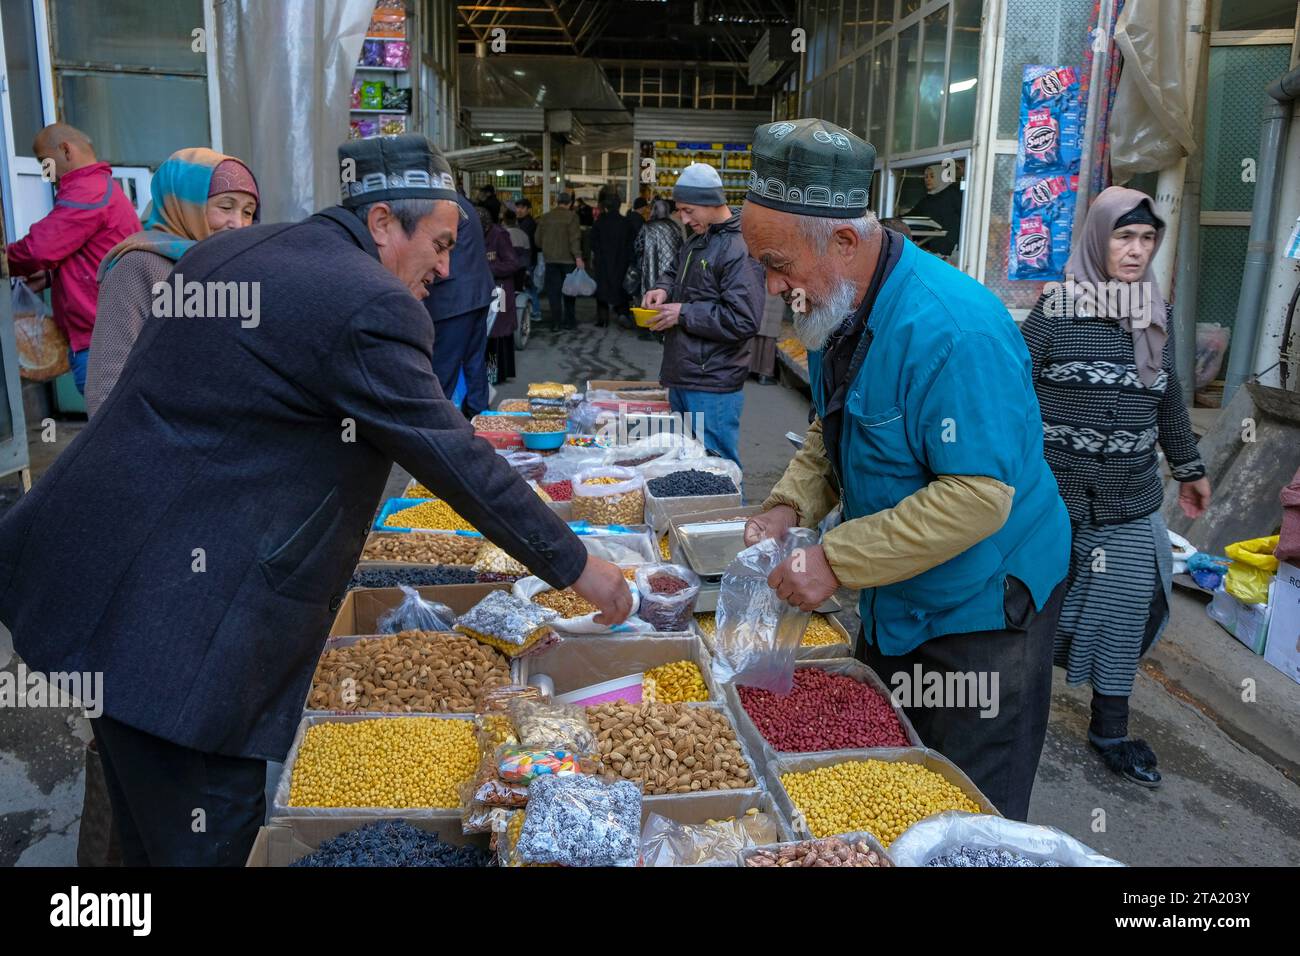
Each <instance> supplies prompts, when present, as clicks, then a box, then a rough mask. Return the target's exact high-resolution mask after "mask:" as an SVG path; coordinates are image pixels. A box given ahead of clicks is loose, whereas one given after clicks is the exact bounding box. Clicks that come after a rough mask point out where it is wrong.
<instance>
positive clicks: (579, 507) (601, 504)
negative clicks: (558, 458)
mask: <svg viewBox="0 0 1300 956" xmlns="http://www.w3.org/2000/svg"><path fill="white" fill-rule="evenodd" d="M573 520H574V521H589V522H591V523H592V524H641V523H642V522H644V521H645V479H644V478H642V477H641V475H640V474H639V473H638V472H636V471H633V470H632V469H631V468H617V467H614V466H609V467H604V466H602V467H599V468H587V469H585V470H583V471H580V472H578V474H577V475H575V476H574V479H573Z"/></svg>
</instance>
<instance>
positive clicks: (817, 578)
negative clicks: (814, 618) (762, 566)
mask: <svg viewBox="0 0 1300 956" xmlns="http://www.w3.org/2000/svg"><path fill="white" fill-rule="evenodd" d="M767 583H768V586H769V587H771V588H772V590H773V591H775V592H776V594H777V597H779V598H780V599H781V600H783V601H785V602H786V603H787V604H793V605H794V606H795V607H797V608H799V609H800V610H801V611H815V610H817V609H818V608H819V607H821V606H822V604H823V603H824V602H825V601H826V599H827V598H828V597H830V596H831V595H832V594H834V593H835V589H836V588H838V587H839V586H840V581H839V578H837V577H835V572H834V571H832V570H831V565H830V562H829V561H827V560H826V552H825V551H823V550H822V546H821V545H820V544H814V545H812V546H811V547H807V548H796V549H795V550H794V553H793V554H791V555H790V557H788V558H786V559H785V560H784V561H782V562H781V564H780V565H778V566H777V568H776V570H775V571H773V572H772V573H771V574H769V575H768V576H767Z"/></svg>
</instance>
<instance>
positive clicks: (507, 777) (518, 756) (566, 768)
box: [497, 746, 581, 786]
mask: <svg viewBox="0 0 1300 956" xmlns="http://www.w3.org/2000/svg"><path fill="white" fill-rule="evenodd" d="M580 772H581V765H580V764H579V760H578V755H577V754H576V753H574V752H573V751H572V750H558V749H557V750H529V749H527V748H524V747H511V746H505V747H502V748H501V750H500V752H499V753H498V754H497V773H498V774H499V775H500V777H501V779H502V780H504V781H506V782H507V783H514V784H523V785H525V786H527V785H528V784H530V783H532V782H533V781H534V780H536V779H537V778H538V777H545V776H559V775H560V774H564V773H580Z"/></svg>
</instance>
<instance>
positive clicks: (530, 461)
mask: <svg viewBox="0 0 1300 956" xmlns="http://www.w3.org/2000/svg"><path fill="white" fill-rule="evenodd" d="M498 454H500V455H501V457H502V458H504V459H505V460H506V464H508V465H509V466H510V467H511V468H513V469H514V470H515V471H516V473H518V475H519V477H520V478H522V479H524V480H525V481H541V480H542V479H543V478H545V477H546V459H545V458H543V457H542V456H541V455H539V454H537V452H534V451H505V452H498Z"/></svg>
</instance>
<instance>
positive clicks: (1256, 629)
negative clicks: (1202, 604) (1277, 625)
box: [1205, 586, 1273, 654]
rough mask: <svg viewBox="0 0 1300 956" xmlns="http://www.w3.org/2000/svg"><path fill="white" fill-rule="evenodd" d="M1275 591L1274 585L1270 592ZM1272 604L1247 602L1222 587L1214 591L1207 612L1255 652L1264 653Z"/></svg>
mask: <svg viewBox="0 0 1300 956" xmlns="http://www.w3.org/2000/svg"><path fill="white" fill-rule="evenodd" d="M1272 593H1273V590H1272V586H1270V588H1269V594H1270V595H1271V594H1272ZM1271 606H1272V604H1271V602H1270V603H1269V604H1246V603H1244V602H1242V601H1240V600H1238V599H1237V598H1235V597H1233V596H1232V595H1231V594H1229V593H1228V592H1227V591H1225V590H1223V588H1222V587H1220V588H1219V589H1218V590H1217V591H1214V592H1212V596H1211V598H1210V603H1209V604H1208V605H1206V608H1205V613H1207V614H1208V615H1210V617H1212V618H1213V619H1214V620H1215V621H1217V622H1218V624H1219V626H1220V627H1222V628H1223V629H1224V630H1225V631H1227V632H1228V633H1229V634H1231V635H1232V636H1233V637H1235V638H1236V639H1237V640H1239V641H1240V642H1241V643H1242V644H1245V645H1246V647H1248V648H1249V649H1250V650H1251V651H1252V652H1253V653H1255V654H1263V653H1264V646H1265V643H1266V642H1267V640H1268V629H1269V614H1270V608H1271Z"/></svg>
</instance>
